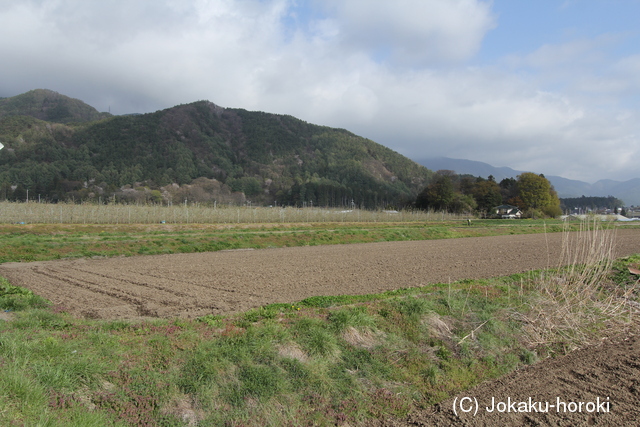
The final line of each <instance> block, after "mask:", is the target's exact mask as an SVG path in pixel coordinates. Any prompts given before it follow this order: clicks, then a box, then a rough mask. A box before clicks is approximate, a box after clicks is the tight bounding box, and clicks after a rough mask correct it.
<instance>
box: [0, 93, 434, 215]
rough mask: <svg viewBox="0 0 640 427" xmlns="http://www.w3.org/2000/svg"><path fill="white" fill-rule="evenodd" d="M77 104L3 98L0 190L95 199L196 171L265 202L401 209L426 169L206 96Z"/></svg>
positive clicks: (184, 179)
mask: <svg viewBox="0 0 640 427" xmlns="http://www.w3.org/2000/svg"><path fill="white" fill-rule="evenodd" d="M44 100H48V101H47V102H44ZM75 101H77V100H75ZM75 101H74V100H73V99H72V98H68V97H65V96H64V95H60V94H57V93H56V92H53V91H43V90H37V91H31V92H27V93H26V94H22V95H18V96H17V97H13V98H5V99H4V100H0V111H1V112H2V113H0V139H1V140H2V141H3V143H5V145H6V146H7V148H6V149H5V150H3V152H2V153H0V187H2V188H0V198H2V196H3V191H4V194H8V193H9V192H10V191H14V192H15V191H17V189H14V188H17V187H21V188H23V189H24V188H26V189H31V194H43V195H44V196H45V198H48V199H51V200H60V199H64V198H68V197H69V196H70V195H71V196H72V197H73V198H74V200H77V199H81V200H85V199H87V198H89V199H91V198H93V199H98V198H102V200H104V199H105V198H107V197H109V198H111V197H112V195H113V194H115V193H116V192H117V191H116V189H117V188H123V187H126V186H128V187H129V188H130V189H132V188H134V187H141V186H142V187H144V186H147V187H149V188H151V189H158V190H160V188H161V187H164V186H167V185H170V184H174V183H175V184H177V185H180V186H185V185H188V184H190V183H191V182H192V181H193V180H195V179H198V178H205V179H208V180H214V181H216V183H214V184H211V182H209V184H207V188H214V187H215V188H217V189H218V190H219V191H221V192H226V193H231V192H240V193H243V194H244V195H245V196H247V197H250V198H251V199H252V200H253V201H256V202H258V203H264V204H271V203H278V204H287V205H297V206H301V205H304V204H306V203H310V204H312V205H315V206H319V205H325V206H344V205H353V204H356V205H358V206H362V207H384V206H387V205H390V206H402V205H406V204H409V203H411V202H412V201H413V200H415V197H416V195H417V193H418V192H419V191H420V190H421V189H422V187H424V185H426V182H427V180H428V178H429V176H430V175H431V173H432V172H431V171H429V170H428V169H427V168H425V167H424V166H421V165H419V164H417V163H416V162H414V161H413V160H411V159H409V158H407V157H405V156H402V155H401V154H399V153H397V152H395V151H393V150H391V149H389V148H387V147H384V146H382V145H380V144H377V143H375V142H374V141H371V140H368V139H366V138H363V137H360V136H357V135H355V134H353V133H351V132H349V131H347V130H344V129H334V128H330V127H326V126H320V125H314V124H310V123H307V122H304V121H302V120H300V119H297V118H295V117H293V116H287V115H277V114H271V113H265V112H260V111H257V112H256V111H253V112H252V111H247V110H243V109H232V108H223V107H220V106H218V105H216V104H214V103H212V102H209V101H196V102H193V103H190V104H182V105H177V106H174V107H171V108H167V109H164V110H159V111H156V112H152V113H147V114H142V115H127V116H111V115H108V116H105V115H104V114H102V113H97V111H95V109H93V108H92V107H90V108H86V107H83V106H82V105H81V104H80V103H81V101H78V102H75ZM56 102H58V104H59V105H62V107H59V106H58V105H57V104H56ZM45 104H46V107H47V108H45V109H44V110H43V105H45ZM85 105H86V104H85ZM72 107H73V108H72ZM75 107H78V108H79V109H80V111H81V112H77V111H76V110H75ZM80 107H82V108H80ZM21 108H22V109H21ZM51 110H53V111H62V112H63V113H64V114H57V113H56V114H53V115H52V114H50V113H48V111H51ZM67 113H69V114H67ZM96 113H97V114H96ZM52 116H55V118H56V120H57V121H52V120H43V119H41V118H40V117H47V118H49V119H51V118H52ZM83 117H87V119H85V120H83ZM91 117H93V118H95V119H96V120H90V118H91ZM8 188H11V190H8ZM203 188H204V187H202V188H201V190H202V189H203ZM218 190H216V191H218ZM203 191H204V190H203ZM207 191H209V190H207ZM189 197H191V198H192V199H194V200H195V199H196V198H198V197H200V196H196V195H195V191H193V192H192V194H191V195H189ZM203 197H204V196H203ZM215 197H217V196H211V198H213V199H214V200H218V199H217V198H215ZM200 198H202V197H200Z"/></svg>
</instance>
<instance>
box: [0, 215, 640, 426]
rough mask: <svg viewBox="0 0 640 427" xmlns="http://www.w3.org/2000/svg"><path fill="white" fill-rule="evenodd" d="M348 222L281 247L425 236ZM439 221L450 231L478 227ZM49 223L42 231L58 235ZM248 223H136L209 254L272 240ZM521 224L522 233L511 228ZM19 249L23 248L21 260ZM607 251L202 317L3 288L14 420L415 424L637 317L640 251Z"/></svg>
mask: <svg viewBox="0 0 640 427" xmlns="http://www.w3.org/2000/svg"><path fill="white" fill-rule="evenodd" d="M532 224H533V223H532ZM526 225H527V223H526V222H522V223H521V224H519V225H518V226H519V227H520V226H526ZM345 226H346V227H347V228H345V229H343V228H340V227H334V225H331V229H330V230H327V229H324V230H323V229H322V228H320V229H314V228H313V227H311V226H304V227H302V229H303V231H300V230H299V229H297V228H296V227H297V226H292V227H291V228H293V230H292V229H291V228H282V229H281V230H269V232H273V234H274V236H278V238H276V237H272V236H269V238H270V239H272V240H273V239H276V240H277V239H282V240H278V241H280V242H281V243H282V242H286V243H282V244H281V245H284V244H286V245H293V244H311V243H310V241H312V240H306V241H305V240H304V239H300V236H298V237H297V238H295V236H296V235H298V234H304V233H305V232H308V233H309V235H311V236H313V237H314V238H316V239H319V238H320V237H322V236H323V234H325V235H327V234H328V235H330V236H334V237H335V236H339V237H335V239H336V240H335V241H332V242H330V243H348V242H351V241H360V240H357V239H360V238H362V237H357V238H356V237H354V236H358V235H359V231H367V232H368V233H372V232H373V231H376V230H377V231H376V232H380V233H382V231H380V230H384V229H385V228H388V229H389V230H388V233H389V235H394V233H399V231H398V230H397V228H399V229H400V230H401V231H400V233H409V231H411V230H413V231H415V233H416V234H415V235H414V236H420V235H421V234H420V233H422V231H420V230H423V229H424V224H422V225H421V226H420V225H417V224H401V225H398V224H393V225H392V226H384V225H377V226H376V227H371V226H370V225H369V226H367V228H366V229H365V228H364V225H361V224H357V225H354V224H345ZM441 226H442V227H443V230H447V232H448V233H452V235H457V234H456V233H458V231H456V230H457V229H460V233H462V231H463V230H467V228H464V227H460V226H459V225H458V226H453V225H448V227H447V224H441ZM23 227H24V226H23ZM38 227H44V229H41V230H40V231H38ZM47 227H50V226H35V227H33V229H32V231H33V232H34V235H35V236H40V237H41V238H43V239H44V237H45V236H47V235H48V233H50V230H51V229H50V228H47ZM359 227H363V228H359ZM474 227H478V229H480V228H483V227H484V228H486V229H487V230H491V229H492V226H491V225H490V223H486V224H484V225H483V224H482V223H480V224H475V223H474V225H473V226H472V227H470V228H469V230H473V229H474ZM583 227H584V225H583ZM89 228H91V227H88V229H89ZM533 228H535V227H533ZM538 228H541V227H538ZM542 228H544V227H542ZM547 228H549V227H548V226H547ZM44 230H49V231H44ZM73 230H74V227H69V228H68V229H67V230H66V231H63V232H62V234H58V235H57V236H64V237H66V238H67V239H69V240H68V241H67V242H68V243H69V244H71V245H80V247H82V246H81V245H82V243H81V242H82V235H84V233H82V232H80V231H78V230H77V229H75V231H73ZM249 230H250V231H247V230H246V229H233V230H216V231H213V230H209V231H207V230H205V231H204V232H202V231H200V232H198V231H195V230H193V229H187V230H182V231H179V232H178V235H173V234H171V235H170V236H171V237H169V235H165V234H163V233H165V232H166V233H169V234H170V233H176V231H175V230H173V231H168V230H165V231H160V232H158V231H157V230H156V231H151V232H149V233H145V232H144V231H143V229H141V228H137V231H136V233H139V235H140V236H148V237H147V239H149V241H154V239H155V240H157V241H160V242H167V241H171V239H187V240H188V241H189V239H191V241H192V243H191V244H192V245H195V246H196V247H197V245H196V243H193V242H198V241H199V240H198V239H199V238H200V237H201V236H200V233H207V232H210V233H213V235H215V234H216V233H220V235H221V236H226V237H227V238H229V237H231V236H234V235H237V236H247V235H251V236H253V235H260V234H268V232H265V231H263V230H255V229H253V230H252V231H251V229H249ZM372 230H373V231H372ZM102 231H105V230H103V229H100V228H96V229H95V231H93V232H88V233H87V234H86V236H89V237H87V239H89V240H91V239H95V240H97V242H94V243H93V244H100V240H99V239H100V235H101V234H105V233H102ZM127 231H130V230H128V229H120V230H118V231H116V230H111V231H110V232H109V234H110V235H109V236H103V237H107V238H109V239H111V238H112V237H113V236H112V235H111V234H112V233H122V234H121V235H118V237H126V236H131V234H129V233H127ZM341 231H345V232H344V233H341ZM347 231H348V232H347ZM519 231H524V230H519V229H517V228H516V229H511V230H509V232H519ZM484 232H485V231H482V233H484ZM494 232H495V231H490V233H494ZM38 233H40V234H38ZM65 233H68V234H65ZM154 233H158V234H157V235H156V234H154ZM225 233H228V234H225ZM445 234H446V233H445ZM18 235H19V236H22V237H21V238H23V239H26V240H22V245H23V246H24V245H28V244H30V243H27V242H28V238H27V237H28V236H29V235H30V233H24V230H22V231H21V232H19V233H18ZM481 235H482V234H481ZM9 236H11V234H10V235H9ZM92 236H93V237H92ZM134 236H136V235H135V234H134ZM348 236H351V237H348ZM364 236H368V234H365V235H364ZM395 236H396V237H400V236H398V235H397V234H395ZM50 237H51V236H50ZM439 237H447V236H446V235H444V236H439ZM449 237H451V235H449ZM16 238H17V237H16ZM130 238H131V237H130ZM135 238H138V237H135ZM376 238H379V237H376ZM423 238H424V237H423ZM238 239H239V241H243V239H244V237H243V238H242V239H241V238H240V237H238ZM298 239H300V240H298ZM306 239H309V237H308V236H307V237H306ZM36 240H37V239H36ZM113 240H114V241H118V239H113ZM392 240H401V239H399V238H396V239H392ZM205 241H206V239H205ZM364 241H368V240H364ZM373 241H376V240H373ZM594 242H597V243H598V244H594ZM49 243H51V242H49ZM181 243H182V242H181ZM43 244H44V243H43ZM128 244H130V243H128ZM183 244H185V245H186V244H187V243H183ZM265 244H266V240H265ZM318 244H320V243H318ZM269 245H274V246H278V245H279V244H278V243H275V244H274V243H273V241H271V243H270V244H269ZM269 245H268V246H269ZM162 246H163V245H159V247H162ZM164 246H170V245H164ZM20 247H21V245H20V244H18V245H16V246H14V251H15V252H17V253H20V251H21V249H20ZM60 247H64V245H61V246H60ZM116 248H118V246H117V247H116ZM609 248H610V238H609V236H608V234H607V231H606V230H604V231H603V230H591V231H587V232H586V233H584V235H583V242H582V243H581V244H579V245H571V246H569V245H567V247H566V248H565V249H566V251H565V259H566V260H569V261H572V264H573V267H570V268H565V269H562V270H560V271H548V272H534V273H530V274H524V275H517V276H511V277H506V278H496V279H491V280H480V281H462V282H457V283H451V284H439V285H432V286H427V287H424V288H419V289H406V290H401V291H394V292H387V293H384V294H378V295H368V296H357V297H355V296H337V297H317V298H309V299H307V300H304V301H301V302H300V303H298V304H295V305H282V304H278V305H270V306H266V307H262V308H260V309H255V310H251V311H249V312H247V313H243V314H239V315H234V316H229V317H220V316H207V317H204V318H201V319H199V320H198V321H188V320H160V319H159V320H153V321H141V322H125V321H117V320H115V321H95V320H80V319H75V318H72V317H71V316H69V315H67V314H65V313H64V311H63V308H61V307H51V306H49V305H48V304H47V302H46V301H43V300H42V299H40V298H38V297H37V296H34V295H32V294H31V293H30V292H29V291H26V290H24V289H19V288H15V287H12V286H10V285H9V284H8V283H6V281H0V307H4V308H5V309H11V310H14V312H12V313H11V314H13V317H14V318H13V320H11V321H8V322H3V321H0V332H1V333H0V366H2V369H1V370H0V423H1V424H6V425H11V424H12V423H14V424H16V425H51V426H56V425H60V426H63V425H64V426H68V425H78V426H91V425H95V426H103V425H122V426H129V425H163V426H179V425H188V424H189V423H190V422H192V423H193V424H194V425H195V423H196V422H197V423H198V425H274V426H275V425H335V424H341V423H343V422H348V423H350V424H352V425H353V424H356V423H358V422H362V423H366V420H367V419H368V418H371V417H376V418H378V417H403V416H405V415H406V414H407V413H408V412H409V411H410V410H411V409H412V408H420V407H424V406H426V405H429V404H432V403H435V402H437V401H439V400H441V399H443V398H445V397H447V396H448V395H450V394H452V393H456V392H457V391H459V390H462V389H465V388H467V387H470V386H472V385H474V384H476V383H478V382H480V381H483V380H485V379H488V378H493V377H497V376H500V375H502V374H504V373H506V372H509V371H511V370H513V369H515V368H517V367H518V366H520V365H522V364H528V363H533V362H535V361H536V360H539V359H540V358H544V357H546V356H549V355H555V354H562V353H564V352H565V351H567V350H570V349H572V348H575V347H576V346H579V345H582V344H584V343H585V342H588V341H589V340H591V339H594V337H597V336H598V334H599V333H600V331H601V330H602V329H603V328H605V327H607V326H611V325H612V324H614V323H621V322H625V321H629V320H630V317H631V316H632V312H631V311H630V307H629V306H625V305H624V304H623V301H624V299H623V297H630V298H636V297H637V296H636V295H634V294H632V293H631V292H632V291H633V290H634V288H633V286H634V285H635V283H636V282H635V278H634V277H631V276H630V275H629V273H628V272H627V270H626V266H627V265H637V264H638V263H640V256H636V257H630V258H626V259H623V260H618V261H616V262H615V263H612V262H611V261H610V259H609V255H610V251H609ZM67 253H72V254H73V253H74V251H73V250H71V251H67ZM132 253H135V252H132ZM33 255H34V256H39V255H38V253H37V252H36V253H35V254H33ZM583 264H584V265H587V268H582V267H580V265H583Z"/></svg>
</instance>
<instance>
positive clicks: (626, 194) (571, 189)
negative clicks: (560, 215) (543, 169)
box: [416, 157, 640, 206]
mask: <svg viewBox="0 0 640 427" xmlns="http://www.w3.org/2000/svg"><path fill="white" fill-rule="evenodd" d="M416 161H417V163H419V164H421V165H423V166H425V167H427V168H429V169H431V170H434V171H437V170H441V169H448V170H453V171H455V172H456V173H458V174H460V175H463V174H469V175H473V176H480V177H483V178H487V177H488V176H489V175H493V177H494V178H495V180H496V181H497V182H500V181H502V180H503V179H505V178H515V177H516V176H518V175H519V174H521V173H523V172H535V171H517V170H515V169H511V168H509V167H494V166H491V165H489V164H487V163H483V162H478V161H474V160H464V159H451V158H448V157H434V158H426V159H422V160H416ZM545 177H546V178H547V179H548V180H549V181H550V182H551V184H552V185H553V187H554V188H555V189H556V191H557V192H558V196H559V197H561V198H569V197H581V196H587V197H588V196H598V197H607V196H614V197H616V198H618V199H620V200H622V201H624V202H625V204H626V205H627V206H630V205H634V206H638V205H640V178H634V179H631V180H628V181H624V182H621V181H613V180H610V179H602V180H600V181H598V182H596V183H594V184H589V183H588V182H584V181H577V180H573V179H567V178H563V177H561V176H549V175H545Z"/></svg>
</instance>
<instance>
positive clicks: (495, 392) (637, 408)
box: [376, 328, 640, 427]
mask: <svg viewBox="0 0 640 427" xmlns="http://www.w3.org/2000/svg"><path fill="white" fill-rule="evenodd" d="M637 330H638V329H637V328H635V331H637ZM529 398H531V403H530V402H529ZM476 399H477V402H478V411H477V413H475V404H476ZM461 402H462V403H461ZM493 402H495V406H494V403H493ZM498 402H505V403H506V405H500V404H499V403H498ZM521 402H524V403H521ZM572 402H573V403H572ZM580 402H582V407H581V406H580ZM509 403H512V404H513V405H512V406H511V407H509ZM639 403H640V336H638V335H635V334H633V333H630V332H627V333H625V334H622V335H618V336H616V337H615V338H613V339H611V340H609V339H607V340H603V342H602V343H600V344H599V345H596V346H591V347H587V348H584V349H581V350H577V351H574V352H573V353H570V354H569V355H567V356H564V357H560V358H557V359H553V360H545V361H543V362H540V363H538V364H535V365H532V366H529V367H526V368H524V369H521V370H519V371H515V372H513V373H511V374H509V375H506V376H504V377H502V378H500V379H498V380H494V381H488V382H486V383H483V384H480V385H479V386H477V387H475V388H472V389H470V390H467V391H465V392H463V393H461V394H459V395H457V396H455V397H453V398H450V399H447V400H445V401H443V402H441V403H440V404H439V405H436V406H435V407H433V408H429V409H427V410H423V411H420V412H416V413H413V414H411V415H410V416H409V417H408V419H406V420H387V421H381V422H379V423H378V424H377V426H376V427H382V426H389V427H391V426H393V427H400V426H424V427H427V426H428V427H436V426H437V427H440V426H469V427H470V426H591V425H597V426H611V427H614V426H615V427H618V426H637V425H640V405H639ZM547 404H548V407H547ZM552 405H553V406H552ZM454 406H456V412H457V415H456V412H454ZM461 406H462V409H464V410H469V409H470V410H471V411H470V412H467V413H465V412H464V411H462V410H461ZM494 407H495V408H496V409H495V410H493V412H489V410H491V409H492V408H494ZM498 409H501V411H502V412H498ZM518 411H523V412H518ZM524 411H526V412H524ZM536 411H537V412H536ZM474 413H475V415H474Z"/></svg>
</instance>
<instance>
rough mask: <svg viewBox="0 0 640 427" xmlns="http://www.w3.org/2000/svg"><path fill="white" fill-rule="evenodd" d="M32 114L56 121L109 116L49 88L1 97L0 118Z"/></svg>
mask: <svg viewBox="0 0 640 427" xmlns="http://www.w3.org/2000/svg"><path fill="white" fill-rule="evenodd" d="M6 116H30V117H34V118H37V119H40V120H47V121H50V122H56V123H79V122H87V121H93V120H100V119H103V118H106V117H109V116H110V114H108V113H99V112H98V111H97V110H96V109H95V108H93V107H91V106H90V105H87V104H85V103H84V102H82V101H80V100H79V99H74V98H69V97H68V96H64V95H61V94H59V93H58V92H54V91H52V90H48V89H35V90H31V91H29V92H27V93H23V94H22V95H17V96H14V97H11V98H2V99H0V118H1V117H6Z"/></svg>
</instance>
